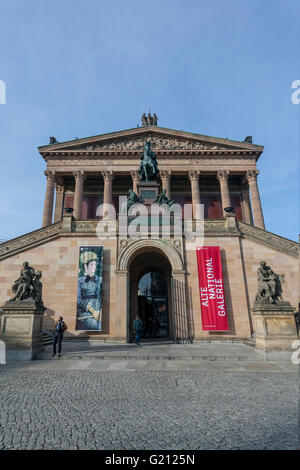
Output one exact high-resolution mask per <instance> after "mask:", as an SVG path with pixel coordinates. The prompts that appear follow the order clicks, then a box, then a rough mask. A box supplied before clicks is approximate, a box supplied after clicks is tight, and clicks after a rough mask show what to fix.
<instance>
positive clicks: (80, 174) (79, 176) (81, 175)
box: [73, 170, 86, 181]
mask: <svg viewBox="0 0 300 470" xmlns="http://www.w3.org/2000/svg"><path fill="white" fill-rule="evenodd" d="M73 175H74V177H75V179H76V180H77V179H79V180H82V181H84V180H85V179H86V172H85V171H83V170H74V171H73Z"/></svg>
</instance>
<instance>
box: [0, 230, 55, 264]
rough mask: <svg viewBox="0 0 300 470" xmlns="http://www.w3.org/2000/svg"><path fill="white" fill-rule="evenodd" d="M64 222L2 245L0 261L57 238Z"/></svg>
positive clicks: (0, 245)
mask: <svg viewBox="0 0 300 470" xmlns="http://www.w3.org/2000/svg"><path fill="white" fill-rule="evenodd" d="M61 227H62V222H58V223H57V224H53V225H50V226H48V227H45V228H41V229H39V230H35V231H34V232H30V233H27V234H26V235H22V236H21V237H18V238H14V239H12V240H9V241H7V242H5V243H1V244H0V259H4V258H7V257H8V256H12V255H15V254H17V253H19V252H21V251H24V250H27V249H28V248H31V247H34V246H37V245H40V244H42V243H45V242H47V241H49V240H52V239H54V238H57V237H58V236H59V234H60V232H61Z"/></svg>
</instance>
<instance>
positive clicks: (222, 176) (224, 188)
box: [217, 170, 231, 217]
mask: <svg viewBox="0 0 300 470" xmlns="http://www.w3.org/2000/svg"><path fill="white" fill-rule="evenodd" d="M229 173H230V172H229V170H218V173H217V178H218V180H219V183H220V190H221V199H222V208H223V217H225V214H224V209H225V207H230V206H231V201H230V193H229V186H228V178H229Z"/></svg>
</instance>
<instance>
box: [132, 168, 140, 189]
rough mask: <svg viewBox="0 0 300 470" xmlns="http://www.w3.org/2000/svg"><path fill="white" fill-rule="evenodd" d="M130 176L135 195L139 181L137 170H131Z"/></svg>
mask: <svg viewBox="0 0 300 470" xmlns="http://www.w3.org/2000/svg"><path fill="white" fill-rule="evenodd" d="M130 174H131V178H132V191H133V192H134V193H136V194H137V191H138V187H137V184H138V182H139V181H140V174H139V172H138V170H131V171H130Z"/></svg>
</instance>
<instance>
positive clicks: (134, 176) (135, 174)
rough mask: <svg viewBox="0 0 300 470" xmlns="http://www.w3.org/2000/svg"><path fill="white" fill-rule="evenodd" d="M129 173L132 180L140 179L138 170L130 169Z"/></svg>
mask: <svg viewBox="0 0 300 470" xmlns="http://www.w3.org/2000/svg"><path fill="white" fill-rule="evenodd" d="M130 175H131V178H132V179H133V180H139V179H140V174H139V170H130Z"/></svg>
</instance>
